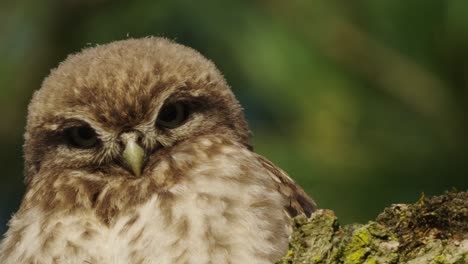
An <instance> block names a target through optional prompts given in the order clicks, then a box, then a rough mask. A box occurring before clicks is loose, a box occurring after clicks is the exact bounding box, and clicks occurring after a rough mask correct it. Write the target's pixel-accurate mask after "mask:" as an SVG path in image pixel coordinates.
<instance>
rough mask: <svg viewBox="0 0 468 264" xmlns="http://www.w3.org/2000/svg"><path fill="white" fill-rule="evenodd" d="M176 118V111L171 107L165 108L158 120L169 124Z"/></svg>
mask: <svg viewBox="0 0 468 264" xmlns="http://www.w3.org/2000/svg"><path fill="white" fill-rule="evenodd" d="M176 118H177V109H176V107H175V106H173V105H169V106H166V107H165V108H164V109H163V110H162V113H161V116H160V119H161V120H162V121H165V122H170V121H172V120H175V119H176Z"/></svg>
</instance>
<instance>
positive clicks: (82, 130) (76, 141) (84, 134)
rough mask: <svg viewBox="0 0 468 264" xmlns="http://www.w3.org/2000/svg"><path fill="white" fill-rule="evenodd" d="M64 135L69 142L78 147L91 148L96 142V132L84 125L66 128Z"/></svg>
mask: <svg viewBox="0 0 468 264" xmlns="http://www.w3.org/2000/svg"><path fill="white" fill-rule="evenodd" d="M66 136H67V138H68V141H69V142H70V144H71V145H73V146H75V147H78V148H92V147H94V146H95V145H96V144H97V143H98V137H97V134H96V132H95V131H94V129H92V128H90V127H89V126H86V125H84V126H76V127H71V128H69V129H67V130H66Z"/></svg>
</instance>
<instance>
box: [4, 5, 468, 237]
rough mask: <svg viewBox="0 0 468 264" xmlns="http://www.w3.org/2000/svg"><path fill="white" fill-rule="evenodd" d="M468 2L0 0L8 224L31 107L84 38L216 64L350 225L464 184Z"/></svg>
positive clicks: (262, 137) (263, 147)
mask: <svg viewBox="0 0 468 264" xmlns="http://www.w3.org/2000/svg"><path fill="white" fill-rule="evenodd" d="M467 12H468V2H466V1H462V0H458V1H457V0H455V1H445V0H431V1H426V0H415V1H410V2H408V1H404V0H392V1H390V0H383V1H374V0H356V1H347V0H310V1H305V0H302V1H301V0H293V1H279V0H273V1H258V0H257V1H247V0H244V1H215V0H208V1H188V0H185V1H183V0H175V1H153V0H136V1H110V0H93V1H92V0H63V1H59V0H45V1H31V0H29V1H26V0H17V1H10V3H5V2H2V3H1V4H0V22H1V23H0V55H1V60H0V110H1V113H2V115H0V121H1V122H0V123H1V126H0V144H1V145H0V146H1V149H0V157H1V159H0V160H1V162H2V164H3V166H2V168H3V173H2V176H1V178H0V182H1V185H0V226H1V228H0V231H4V226H5V223H6V221H7V220H8V218H9V217H10V215H11V213H12V212H13V211H14V210H15V209H16V208H17V206H18V204H19V201H20V198H21V195H22V192H23V189H24V186H23V185H22V154H21V144H22V134H23V127H24V124H25V116H26V109H27V103H28V101H29V99H30V98H31V95H32V93H33V91H34V90H36V89H38V88H39V87H40V84H41V81H42V79H43V78H44V77H45V76H47V74H48V72H49V71H50V69H51V68H54V67H56V66H57V65H58V63H59V62H60V61H62V60H63V59H64V58H66V55H67V54H69V53H73V52H78V51H80V50H81V49H82V48H84V47H88V46H94V45H97V44H103V43H107V42H110V41H113V40H118V39H125V38H128V37H144V36H149V35H154V36H165V37H168V38H170V39H174V40H176V41H178V42H180V43H183V44H186V45H188V46H191V47H193V48H195V49H197V50H199V51H200V52H202V53H203V54H204V55H205V56H207V57H208V58H210V59H211V60H213V61H214V62H215V63H216V64H217V65H218V67H219V68H220V69H221V71H222V72H223V73H224V75H225V77H226V79H227V80H228V82H229V83H230V85H231V86H232V88H233V90H234V92H235V93H236V94H237V96H238V98H239V100H240V101H241V103H242V104H243V105H244V107H245V110H246V115H247V118H248V120H249V123H250V126H251V128H252V130H253V133H254V146H255V147H256V150H257V152H259V153H261V154H263V155H265V156H266V157H268V158H269V159H271V160H272V161H274V162H275V163H276V164H278V165H280V166H281V167H282V168H284V169H285V170H286V171H287V172H289V174H290V175H291V176H292V177H293V178H295V179H296V180H297V181H298V182H299V183H300V184H301V185H302V186H303V187H304V188H305V189H306V191H307V192H308V193H310V194H311V195H312V196H313V197H314V198H315V199H316V200H317V202H318V203H319V205H320V207H323V208H330V209H333V210H334V211H335V212H336V213H337V215H338V217H339V218H340V220H341V222H344V223H349V222H352V221H361V222H363V221H366V220H368V219H371V218H374V217H375V215H376V214H377V213H378V212H379V211H380V210H381V209H382V208H383V207H384V206H387V205H389V204H390V203H399V202H406V203H410V202H414V201H415V200H417V198H418V197H419V196H420V194H421V192H425V193H428V194H440V193H442V192H444V191H445V190H448V189H451V188H457V189H461V190H466V189H467V187H468V180H467V172H468V165H467V163H466V162H467V150H468V140H467V135H468V122H467V114H468V78H467V77H466V76H468V16H466V13H467Z"/></svg>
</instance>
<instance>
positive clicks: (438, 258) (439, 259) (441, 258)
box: [434, 255, 448, 264]
mask: <svg viewBox="0 0 468 264" xmlns="http://www.w3.org/2000/svg"><path fill="white" fill-rule="evenodd" d="M434 262H435V263H440V264H445V263H448V262H447V258H446V257H445V256H444V255H439V256H435V257H434Z"/></svg>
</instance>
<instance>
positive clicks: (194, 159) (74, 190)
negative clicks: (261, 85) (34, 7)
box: [0, 38, 315, 264]
mask: <svg viewBox="0 0 468 264" xmlns="http://www.w3.org/2000/svg"><path fill="white" fill-rule="evenodd" d="M24 156H25V174H26V175H25V178H26V180H25V181H26V185H27V189H26V193H25V195H24V198H23V200H22V203H21V206H20V208H19V210H18V212H17V213H16V214H15V215H14V216H13V217H12V219H11V220H10V222H9V230H8V231H7V233H6V234H5V238H4V239H3V241H2V243H1V244H0V262H1V263H4V264H10V263H11V264H13V263H14V264H16V263H80V264H83V263H93V264H98V263H104V264H106V263H109V264H114V263H115V264H118V263H122V264H127V263H161V264H169V263H274V262H275V261H277V260H278V259H279V258H281V256H283V255H284V254H285V253H286V251H287V249H288V237H289V235H290V233H291V226H290V218H291V217H294V216H295V215H297V214H301V213H305V214H306V215H308V216H310V214H311V213H312V212H313V211H314V210H315V204H314V202H313V200H312V199H311V198H310V197H309V196H307V194H306V193H305V192H304V191H303V190H302V189H301V188H300V187H299V186H298V185H296V183H294V181H293V180H291V179H290V178H289V177H288V176H287V174H286V173H284V172H283V171H282V170H281V169H279V168H278V167H276V166H275V165H274V164H273V163H271V162H270V161H268V160H266V159H265V158H263V157H262V156H260V155H258V154H256V153H254V152H253V150H252V146H251V144H250V131H249V128H248V127H247V123H246V121H245V119H244V116H243V112H242V108H241V106H240V105H239V102H238V101H237V100H236V98H235V97H234V95H233V93H232V92H231V90H230V88H229V86H228V85H227V84H226V81H225V80H224V78H223V76H222V75H221V74H220V72H219V71H218V70H217V69H216V67H215V66H214V64H213V63H212V62H210V61H209V60H207V59H205V58H204V57H203V56H202V55H201V54H199V53H198V52H196V51H194V50H192V49H190V48H187V47H185V46H182V45H179V44H176V43H174V42H172V41H169V40H167V39H162V38H144V39H128V40H123V41H117V42H113V43H110V44H107V45H102V46H97V47H93V48H88V49H85V50H83V51H82V52H80V53H78V54H75V55H71V56H69V57H68V58H67V59H66V60H65V61H64V62H63V63H61V64H60V65H59V67H58V68H57V69H55V70H53V71H52V72H51V74H50V76H48V77H47V78H46V79H45V81H44V82H43V84H42V88H41V89H40V90H38V91H37V92H36V93H35V94H34V97H33V99H32V101H31V103H30V105H29V115H28V121H27V127H26V134H25V145H24Z"/></svg>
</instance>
